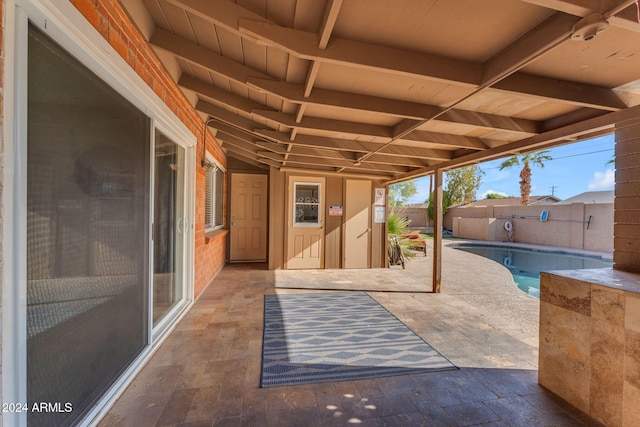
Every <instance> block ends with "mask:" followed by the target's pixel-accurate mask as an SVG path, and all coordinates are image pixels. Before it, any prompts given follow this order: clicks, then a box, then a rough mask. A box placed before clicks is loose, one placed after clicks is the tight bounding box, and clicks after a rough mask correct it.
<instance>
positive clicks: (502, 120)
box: [150, 29, 537, 133]
mask: <svg viewBox="0 0 640 427" xmlns="http://www.w3.org/2000/svg"><path fill="white" fill-rule="evenodd" d="M150 43H151V44H152V45H154V46H156V47H157V48H159V49H163V50H166V51H168V52H170V53H172V54H174V55H176V56H178V57H180V58H182V59H184V60H186V61H188V62H191V63H193V64H195V65H198V66H201V67H204V68H206V69H207V70H209V71H211V72H213V73H215V74H217V75H219V76H222V77H225V78H229V79H231V80H233V81H235V82H238V83H241V84H245V83H247V84H248V86H249V87H253V88H255V89H256V90H258V91H261V92H268V93H272V94H274V95H276V96H279V97H282V98H284V99H286V100H288V101H290V102H294V103H298V104H302V105H304V104H306V103H309V104H313V105H319V106H325V107H337V108H349V109H355V110H363V111H369V112H374V113H380V114H384V115H391V116H395V117H405V118H411V119H414V120H424V119H427V118H430V117H434V116H435V115H437V114H438V113H439V112H441V111H442V110H443V109H442V108H441V107H439V106H435V105H427V104H421V103H416V102H408V101H401V100H395V99H389V98H381V97H376V96H367V95H359V94H350V93H346V92H339V91H332V90H326V89H315V90H314V93H313V96H310V97H306V96H305V92H306V90H307V89H306V88H304V86H302V85H296V84H292V83H286V82H280V81H274V80H272V79H271V77H269V76H267V75H265V74H263V73H261V72H259V71H257V70H253V69H251V68H249V67H246V66H244V65H242V64H238V63H236V62H234V61H231V60H229V59H228V58H224V57H222V56H221V55H219V54H218V53H216V52H213V51H211V50H208V49H206V48H203V47H200V46H197V45H195V44H194V43H192V42H189V41H187V40H186V39H183V38H181V37H179V36H176V35H173V34H170V33H168V32H167V31H165V30H162V29H157V30H156V33H154V35H153V37H152V38H151V41H150ZM183 47H184V49H183ZM172 49H180V51H179V52H178V51H176V52H174V51H173V50H172ZM209 54H211V55H213V56H212V57H209ZM218 60H220V62H219V63H218ZM217 64H221V66H220V67H219V68H216V66H217ZM254 76H257V77H254ZM180 82H181V85H184V87H185V88H188V89H190V90H193V91H196V92H198V93H200V92H201V91H202V95H203V96H205V97H208V98H212V96H213V95H216V94H220V93H219V91H220V89H218V88H214V89H211V88H213V86H211V87H210V88H207V87H206V86H205V85H207V84H206V83H204V82H202V81H198V80H197V79H195V78H192V77H186V76H185V78H184V79H182V78H181V80H180ZM209 86H210V85H209ZM234 98H235V96H231V95H224V96H220V97H219V98H218V100H219V101H220V102H223V103H227V104H228V105H230V106H234V108H239V109H242V110H243V111H246V109H247V108H248V107H249V105H253V106H254V107H255V106H256V105H255V104H254V103H253V101H252V102H251V103H242V102H240V101H239V100H237V99H234ZM212 99H213V98H212ZM263 108H265V107H263ZM266 108H268V107H266ZM437 120H441V121H449V122H454V123H466V124H470V125H473V126H484V127H487V128H492V129H498V130H508V131H512V132H525V133H535V132H536V126H537V123H536V122H534V121H531V120H524V119H513V118H510V117H503V116H497V115H493V114H486V113H476V112H472V111H464V110H455V109H453V110H451V111H447V112H446V113H444V114H442V115H441V116H439V117H438V118H437Z"/></svg>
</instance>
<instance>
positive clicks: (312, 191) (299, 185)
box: [293, 182, 320, 227]
mask: <svg viewBox="0 0 640 427" xmlns="http://www.w3.org/2000/svg"><path fill="white" fill-rule="evenodd" d="M293 197H294V199H293V218H294V221H293V225H294V226H303V227H304V226H319V225H320V216H319V215H318V212H319V209H320V184H317V183H312V182H294V183H293Z"/></svg>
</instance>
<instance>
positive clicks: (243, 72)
mask: <svg viewBox="0 0 640 427" xmlns="http://www.w3.org/2000/svg"><path fill="white" fill-rule="evenodd" d="M149 43H150V44H151V45H152V46H153V47H155V48H157V49H160V50H163V51H165V52H168V53H170V54H172V55H174V56H176V57H178V58H181V59H184V60H185V61H187V62H191V63H192V64H195V65H198V66H200V67H203V68H206V69H207V70H208V71H211V72H212V73H214V74H216V75H218V76H221V77H225V78H228V79H230V80H233V81H235V82H237V83H241V84H245V82H246V81H247V79H248V78H249V77H259V78H263V79H272V78H273V77H272V76H270V75H268V74H265V73H263V72H261V71H258V70H255V69H253V68H250V67H247V66H245V65H243V64H240V63H238V62H236V61H234V60H232V59H229V58H228V57H225V56H222V55H221V54H219V53H218V52H215V51H213V50H211V49H207V48H206V47H202V46H199V45H197V44H195V43H193V42H192V41H190V40H187V39H185V38H184V37H180V36H177V35H175V34H172V33H170V32H169V31H167V30H163V29H162V28H158V27H156V29H155V31H154V32H153V35H152V36H151V39H150V40H149Z"/></svg>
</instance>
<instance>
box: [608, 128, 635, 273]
mask: <svg viewBox="0 0 640 427" xmlns="http://www.w3.org/2000/svg"><path fill="white" fill-rule="evenodd" d="M613 234H614V243H613V247H614V250H613V262H614V268H615V269H618V270H623V271H631V272H640V117H638V118H637V119H634V120H630V121H627V122H623V123H619V124H618V125H617V126H616V187H615V201H614V232H613Z"/></svg>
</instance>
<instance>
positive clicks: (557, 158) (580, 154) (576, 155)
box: [482, 148, 614, 170]
mask: <svg viewBox="0 0 640 427" xmlns="http://www.w3.org/2000/svg"><path fill="white" fill-rule="evenodd" d="M607 151H614V149H613V148H609V149H607V150H597V151H589V152H587V153H579V154H571V155H568V156H562V157H554V158H552V159H551V160H547V162H552V161H554V160H560V159H568V158H571V157H580V156H586V155H589V154H596V153H605V152H607ZM482 169H483V170H484V169H500V166H494V167H490V168H482Z"/></svg>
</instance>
